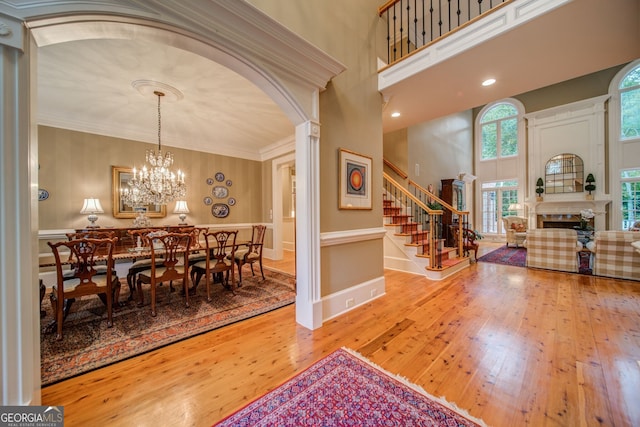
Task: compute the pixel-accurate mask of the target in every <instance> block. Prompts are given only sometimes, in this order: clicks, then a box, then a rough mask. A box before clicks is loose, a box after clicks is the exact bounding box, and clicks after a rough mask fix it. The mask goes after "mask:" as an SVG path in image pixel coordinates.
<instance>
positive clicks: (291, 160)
mask: <svg viewBox="0 0 640 427" xmlns="http://www.w3.org/2000/svg"><path fill="white" fill-rule="evenodd" d="M295 162H296V155H295V153H290V154H287V155H286V156H282V157H278V158H276V159H273V161H272V163H271V216H272V218H271V220H272V221H273V253H272V256H273V258H272V259H282V229H283V217H284V214H283V212H282V168H283V167H285V166H287V165H292V164H293V165H295Z"/></svg>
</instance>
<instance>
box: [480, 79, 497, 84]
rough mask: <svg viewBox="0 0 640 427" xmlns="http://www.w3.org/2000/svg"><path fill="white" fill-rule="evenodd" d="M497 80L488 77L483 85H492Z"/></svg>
mask: <svg viewBox="0 0 640 427" xmlns="http://www.w3.org/2000/svg"><path fill="white" fill-rule="evenodd" d="M495 82H496V79H487V80H485V81H483V82H482V86H491V85H492V84H494V83H495Z"/></svg>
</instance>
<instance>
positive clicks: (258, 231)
mask: <svg viewBox="0 0 640 427" xmlns="http://www.w3.org/2000/svg"><path fill="white" fill-rule="evenodd" d="M266 230H267V226H265V225H254V226H253V227H252V231H251V241H250V242H249V243H248V245H247V247H246V248H243V249H238V250H236V251H235V254H234V256H233V257H231V259H234V260H235V262H236V264H237V265H238V278H239V281H238V286H242V266H243V265H245V264H249V265H250V266H251V274H252V275H253V276H255V275H256V274H255V273H254V271H253V264H254V263H256V262H257V263H258V264H259V265H260V274H261V275H262V280H265V277H264V270H263V269H262V247H263V246H264V235H265V232H266Z"/></svg>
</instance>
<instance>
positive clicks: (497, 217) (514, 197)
mask: <svg viewBox="0 0 640 427" xmlns="http://www.w3.org/2000/svg"><path fill="white" fill-rule="evenodd" d="M481 191H482V231H483V232H485V233H495V234H504V233H505V230H504V227H503V225H502V218H503V217H505V216H511V215H522V213H521V212H519V211H518V209H517V208H516V206H517V205H518V180H508V181H492V182H483V183H482V190H481Z"/></svg>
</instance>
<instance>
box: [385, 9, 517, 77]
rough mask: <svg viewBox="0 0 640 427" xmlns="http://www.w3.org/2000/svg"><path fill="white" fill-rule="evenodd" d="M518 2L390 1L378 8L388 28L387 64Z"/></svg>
mask: <svg viewBox="0 0 640 427" xmlns="http://www.w3.org/2000/svg"><path fill="white" fill-rule="evenodd" d="M512 1H515V0H390V1H388V2H386V3H385V4H384V5H382V6H381V7H380V8H378V15H379V16H380V18H381V19H383V20H385V21H386V25H387V46H388V47H387V49H388V50H387V64H392V63H394V62H396V61H398V60H400V59H402V58H403V57H405V56H407V55H409V54H411V53H413V52H415V51H417V50H419V49H420V48H422V47H424V46H427V45H429V44H431V43H432V42H434V41H436V40H437V39H439V38H441V37H444V36H446V35H448V34H451V33H452V32H453V31H455V30H457V29H459V28H461V27H463V26H465V25H467V24H469V23H471V22H473V21H475V20H477V19H479V18H480V17H482V16H483V15H485V14H487V13H490V12H492V11H493V10H495V9H497V8H498V7H501V6H503V5H505V4H508V3H511V2H512Z"/></svg>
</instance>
